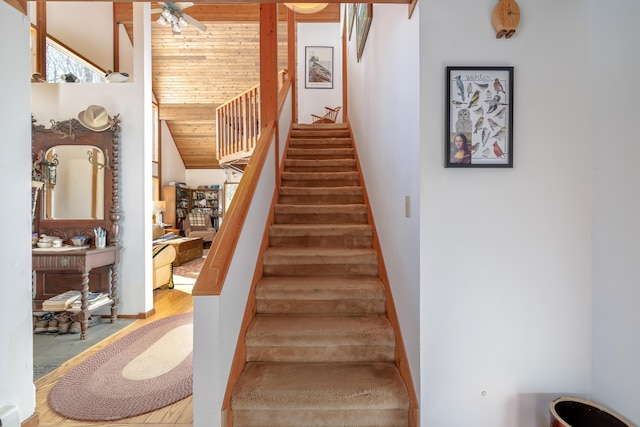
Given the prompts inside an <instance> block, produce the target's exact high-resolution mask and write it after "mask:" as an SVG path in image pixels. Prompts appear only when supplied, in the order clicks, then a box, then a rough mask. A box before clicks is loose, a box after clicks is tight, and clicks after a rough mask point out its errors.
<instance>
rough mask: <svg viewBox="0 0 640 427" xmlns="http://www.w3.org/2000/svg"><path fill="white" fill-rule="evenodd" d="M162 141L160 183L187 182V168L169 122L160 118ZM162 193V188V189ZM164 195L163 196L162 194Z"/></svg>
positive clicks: (163, 184) (162, 184)
mask: <svg viewBox="0 0 640 427" xmlns="http://www.w3.org/2000/svg"><path fill="white" fill-rule="evenodd" d="M160 141H161V144H162V172H161V174H162V176H161V177H160V185H161V186H165V185H169V183H170V182H185V183H186V182H187V174H186V169H185V167H184V162H183V161H182V157H180V153H179V152H178V148H177V147H176V143H175V142H174V141H173V137H172V136H171V132H169V127H168V126H167V122H166V121H164V120H160ZM160 194H162V189H160ZM161 197H163V196H161Z"/></svg>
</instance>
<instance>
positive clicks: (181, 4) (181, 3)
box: [174, 1, 195, 10]
mask: <svg viewBox="0 0 640 427" xmlns="http://www.w3.org/2000/svg"><path fill="white" fill-rule="evenodd" d="M194 4H195V3H194V2H192V1H179V2H176V3H174V5H175V6H176V7H177V8H178V9H180V10H183V9H186V8H188V7H191V6H193V5H194Z"/></svg>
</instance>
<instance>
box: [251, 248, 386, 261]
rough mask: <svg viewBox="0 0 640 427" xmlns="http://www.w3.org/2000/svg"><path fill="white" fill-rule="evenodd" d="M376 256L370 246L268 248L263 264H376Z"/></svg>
mask: <svg viewBox="0 0 640 427" xmlns="http://www.w3.org/2000/svg"><path fill="white" fill-rule="evenodd" d="M377 262H378V256H377V253H376V251H375V250H373V249H370V248H348V249H344V248H271V247H270V248H268V249H267V250H266V251H265V252H264V263H265V264H287V263H291V264H306V265H310V264H348V263H367V264H376V263H377Z"/></svg>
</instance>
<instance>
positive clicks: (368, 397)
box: [231, 362, 409, 426]
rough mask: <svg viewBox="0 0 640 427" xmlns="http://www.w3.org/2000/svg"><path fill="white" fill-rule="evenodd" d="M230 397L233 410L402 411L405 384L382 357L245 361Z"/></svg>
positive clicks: (394, 369) (404, 404) (390, 364)
mask: <svg viewBox="0 0 640 427" xmlns="http://www.w3.org/2000/svg"><path fill="white" fill-rule="evenodd" d="M231 399H232V406H233V409H234V412H235V411H236V410H242V409H257V410H277V409H282V410H284V409H289V410H298V411H299V410H307V411H314V410H318V411H321V410H324V409H328V410H350V409H365V410H367V409H370V410H378V409H403V410H405V411H406V410H407V409H408V407H409V398H408V395H407V389H406V387H405V385H404V383H403V382H402V379H401V378H400V375H399V373H398V370H397V369H396V367H395V366H394V364H393V363H387V362H373V363H268V362H250V363H247V364H246V365H245V368H244V370H243V372H242V374H241V375H240V379H239V380H238V383H237V384H236V387H235V389H234V391H233V393H232V397H231ZM257 416H258V417H259V416H260V412H258V413H257ZM318 418H321V415H320V414H318ZM353 422H354V423H353V424H351V423H349V424H343V425H354V426H357V425H359V424H358V423H357V419H354V420H353ZM234 425H236V424H235V423H234ZM405 425H406V424H405Z"/></svg>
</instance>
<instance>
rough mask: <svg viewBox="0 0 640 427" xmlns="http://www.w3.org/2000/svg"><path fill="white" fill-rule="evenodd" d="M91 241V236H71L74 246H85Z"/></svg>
mask: <svg viewBox="0 0 640 427" xmlns="http://www.w3.org/2000/svg"><path fill="white" fill-rule="evenodd" d="M87 242H89V236H75V237H72V238H71V243H73V246H84V245H86V244H87Z"/></svg>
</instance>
